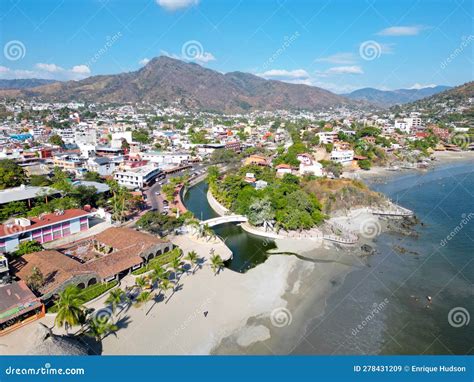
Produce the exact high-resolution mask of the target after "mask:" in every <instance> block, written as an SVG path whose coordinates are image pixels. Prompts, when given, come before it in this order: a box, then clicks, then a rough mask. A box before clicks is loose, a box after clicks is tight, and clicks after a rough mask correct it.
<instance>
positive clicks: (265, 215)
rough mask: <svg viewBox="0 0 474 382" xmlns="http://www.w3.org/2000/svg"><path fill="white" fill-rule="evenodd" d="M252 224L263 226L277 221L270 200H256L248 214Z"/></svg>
mask: <svg viewBox="0 0 474 382" xmlns="http://www.w3.org/2000/svg"><path fill="white" fill-rule="evenodd" d="M247 217H248V219H249V222H250V224H252V225H256V226H259V225H263V224H264V223H265V222H270V221H272V220H273V219H275V211H274V209H273V207H272V203H271V201H270V199H269V198H263V199H254V202H253V203H252V204H251V205H250V207H249V211H248V214H247Z"/></svg>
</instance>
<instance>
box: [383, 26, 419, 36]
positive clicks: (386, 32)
mask: <svg viewBox="0 0 474 382" xmlns="http://www.w3.org/2000/svg"><path fill="white" fill-rule="evenodd" d="M423 29H425V28H424V27H422V26H419V25H417V26H397V27H389V28H385V29H383V30H381V31H380V32H378V33H377V34H378V35H380V36H416V35H417V34H419V33H420V32H421V31H422V30H423Z"/></svg>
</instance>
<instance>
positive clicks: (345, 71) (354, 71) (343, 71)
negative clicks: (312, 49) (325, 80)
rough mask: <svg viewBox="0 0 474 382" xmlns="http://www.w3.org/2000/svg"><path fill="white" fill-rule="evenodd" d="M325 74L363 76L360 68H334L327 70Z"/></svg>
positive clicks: (355, 66)
mask: <svg viewBox="0 0 474 382" xmlns="http://www.w3.org/2000/svg"><path fill="white" fill-rule="evenodd" d="M325 73H326V74H364V71H363V70H362V68H361V67H360V66H357V65H352V66H335V67H332V68H329V69H328V70H326V72H325Z"/></svg>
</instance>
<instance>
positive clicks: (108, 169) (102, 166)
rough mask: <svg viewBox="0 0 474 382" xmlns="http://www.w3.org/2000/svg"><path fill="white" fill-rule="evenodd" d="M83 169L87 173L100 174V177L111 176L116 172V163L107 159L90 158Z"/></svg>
mask: <svg viewBox="0 0 474 382" xmlns="http://www.w3.org/2000/svg"><path fill="white" fill-rule="evenodd" d="M83 167H84V168H85V169H86V170H87V171H91V172H96V173H98V174H99V175H100V176H109V175H112V174H113V173H114V171H115V163H114V162H112V161H111V160H110V159H109V158H106V157H94V158H89V160H88V161H87V162H85V163H84V166H83Z"/></svg>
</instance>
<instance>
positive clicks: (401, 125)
mask: <svg viewBox="0 0 474 382" xmlns="http://www.w3.org/2000/svg"><path fill="white" fill-rule="evenodd" d="M396 129H398V130H400V131H402V132H404V133H407V134H410V131H411V127H410V126H409V125H408V123H407V122H406V121H405V120H401V121H395V130H396Z"/></svg>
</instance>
